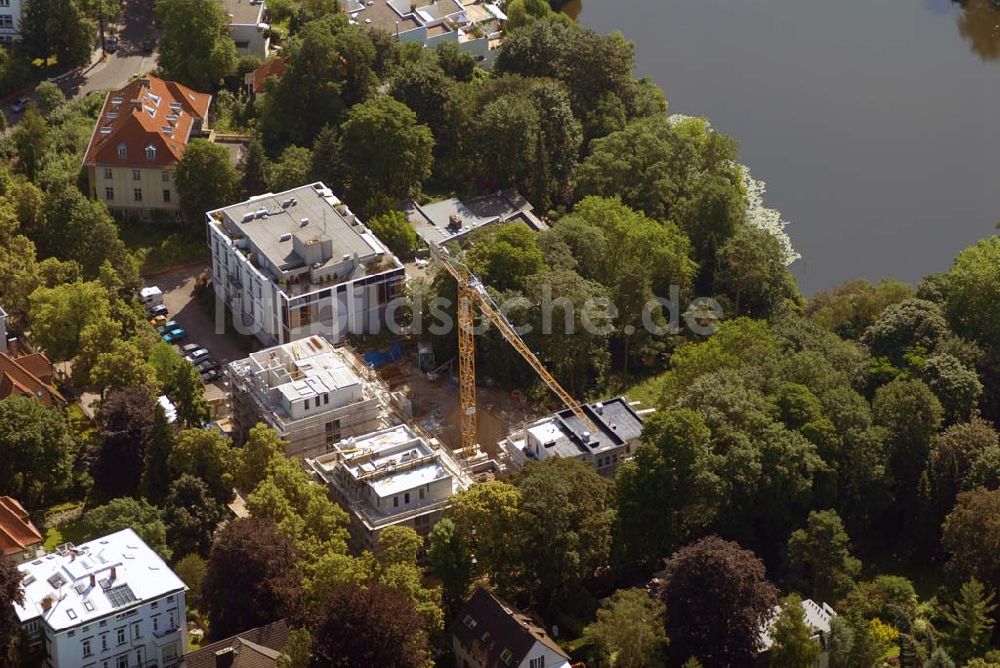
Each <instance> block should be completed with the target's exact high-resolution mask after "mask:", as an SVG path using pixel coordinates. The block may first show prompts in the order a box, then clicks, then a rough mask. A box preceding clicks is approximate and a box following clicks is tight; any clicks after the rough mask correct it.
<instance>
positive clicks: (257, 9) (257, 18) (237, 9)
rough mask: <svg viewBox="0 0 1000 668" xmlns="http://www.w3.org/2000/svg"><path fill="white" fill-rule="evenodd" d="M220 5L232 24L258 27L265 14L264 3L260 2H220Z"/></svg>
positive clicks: (220, 0) (254, 0)
mask: <svg viewBox="0 0 1000 668" xmlns="http://www.w3.org/2000/svg"><path fill="white" fill-rule="evenodd" d="M219 5H220V6H221V7H222V11H224V12H225V13H226V15H227V16H228V17H229V23H230V24H236V25H257V24H258V23H260V22H261V19H262V18H263V14H264V3H263V2H261V1H260V0H219Z"/></svg>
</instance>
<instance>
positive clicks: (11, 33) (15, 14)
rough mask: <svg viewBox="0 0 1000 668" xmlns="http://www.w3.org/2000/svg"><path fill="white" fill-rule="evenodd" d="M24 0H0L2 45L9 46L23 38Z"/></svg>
mask: <svg viewBox="0 0 1000 668" xmlns="http://www.w3.org/2000/svg"><path fill="white" fill-rule="evenodd" d="M23 5H24V3H23V2H22V0H0V45H3V46H9V45H11V44H13V43H14V42H15V41H20V39H21V10H22V7H23Z"/></svg>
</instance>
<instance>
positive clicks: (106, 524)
mask: <svg viewBox="0 0 1000 668" xmlns="http://www.w3.org/2000/svg"><path fill="white" fill-rule="evenodd" d="M83 523H84V525H85V526H86V527H87V532H88V534H89V535H91V536H94V537H97V536H106V535H108V534H111V533H115V532H116V531H121V530H122V529H132V530H133V531H135V532H136V534H138V536H139V538H141V539H142V540H143V541H144V542H145V543H146V545H148V546H149V547H150V549H152V550H153V551H154V552H156V553H157V554H158V555H160V556H161V557H163V559H164V560H165V561H169V560H170V556H171V554H172V552H171V551H170V548H168V547H167V529H166V527H165V526H164V525H163V516H162V515H161V514H160V510H159V509H158V508H156V507H155V506H152V505H150V504H149V503H147V502H146V501H143V500H138V501H137V500H136V499H131V498H127V497H123V498H120V499H112V500H111V501H108V502H107V503H105V504H104V505H103V506H98V507H97V508H93V509H92V510H89V511H87V512H86V513H85V514H84V516H83Z"/></svg>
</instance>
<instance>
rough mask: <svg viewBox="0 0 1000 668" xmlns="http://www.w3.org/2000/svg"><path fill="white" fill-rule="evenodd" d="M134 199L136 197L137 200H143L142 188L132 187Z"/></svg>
mask: <svg viewBox="0 0 1000 668" xmlns="http://www.w3.org/2000/svg"><path fill="white" fill-rule="evenodd" d="M132 199H134V200H135V201H136V202H141V201H142V188H133V189H132Z"/></svg>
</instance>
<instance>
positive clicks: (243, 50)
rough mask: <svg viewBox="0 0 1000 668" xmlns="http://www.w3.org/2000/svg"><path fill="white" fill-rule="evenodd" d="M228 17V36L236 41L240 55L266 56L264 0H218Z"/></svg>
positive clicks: (267, 44) (267, 37)
mask: <svg viewBox="0 0 1000 668" xmlns="http://www.w3.org/2000/svg"><path fill="white" fill-rule="evenodd" d="M219 2H220V4H221V5H222V11H224V12H225V13H226V16H227V17H228V18H229V36H230V37H232V38H233V41H234V42H236V51H237V52H238V53H239V55H241V56H257V57H258V58H260V59H261V60H263V59H265V58H267V51H268V47H269V46H270V37H269V36H268V31H269V29H270V26H269V25H267V23H265V22H264V19H265V16H266V12H267V7H266V6H265V4H264V0H219Z"/></svg>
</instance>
